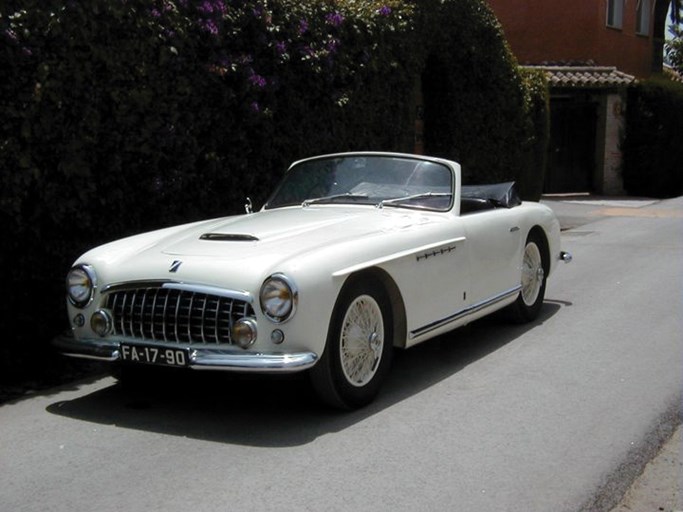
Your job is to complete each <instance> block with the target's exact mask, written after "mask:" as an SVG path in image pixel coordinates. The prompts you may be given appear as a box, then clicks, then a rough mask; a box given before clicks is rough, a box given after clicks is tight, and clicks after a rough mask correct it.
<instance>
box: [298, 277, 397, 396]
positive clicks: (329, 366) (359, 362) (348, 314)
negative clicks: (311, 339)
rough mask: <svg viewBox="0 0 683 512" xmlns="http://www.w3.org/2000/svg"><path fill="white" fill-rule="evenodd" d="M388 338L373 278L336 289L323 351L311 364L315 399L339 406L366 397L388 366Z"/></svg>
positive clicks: (389, 325) (386, 308) (387, 312)
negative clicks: (336, 297)
mask: <svg viewBox="0 0 683 512" xmlns="http://www.w3.org/2000/svg"><path fill="white" fill-rule="evenodd" d="M393 339H394V336H393V322H392V317H391V307H390V303H389V299H388V298H387V294H386V293H385V292H384V290H383V288H382V287H381V285H380V284H379V283H377V282H375V281H374V280H373V281H369V282H368V281H365V282H361V281H355V282H352V283H351V284H349V285H348V286H346V287H345V288H344V289H342V292H341V294H340V296H339V299H338V300H337V305H336V306H335V310H334V312H333V314H332V319H331V322H330V329H329V331H328V336H327V343H326V345H325V351H324V352H323V355H322V357H321V358H320V361H318V364H316V365H315V366H314V367H313V368H312V369H311V382H312V384H313V388H314V389H315V391H316V393H317V395H318V396H319V397H320V399H321V400H322V401H323V402H325V403H326V404H328V405H331V406H333V407H335V408H339V409H357V408H359V407H363V406H364V405H367V404H369V403H370V402H372V401H373V400H374V399H375V397H376V396H377V394H378V393H379V390H380V388H381V386H382V383H383V382H384V380H385V378H386V375H387V372H388V371H389V367H390V366H391V358H392V352H393Z"/></svg>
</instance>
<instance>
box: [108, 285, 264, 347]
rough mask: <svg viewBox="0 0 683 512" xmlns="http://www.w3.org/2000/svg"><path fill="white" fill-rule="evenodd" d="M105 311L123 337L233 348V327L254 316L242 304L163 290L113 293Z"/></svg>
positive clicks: (159, 288)
mask: <svg viewBox="0 0 683 512" xmlns="http://www.w3.org/2000/svg"><path fill="white" fill-rule="evenodd" d="M105 307H106V308H107V309H109V310H110V311H111V313H112V315H113V317H114V333H115V334H117V335H119V336H126V337H130V338H137V339H140V340H145V341H159V342H162V341H163V342H176V343H191V344H193V343H194V344H196V343H203V344H211V343H213V344H226V343H227V344H230V343H232V339H231V334H230V333H231V329H232V325H233V323H234V322H235V321H236V320H239V319H240V318H243V317H253V316H254V310H253V308H252V307H251V304H249V303H248V302H245V301H242V300H238V299H234V298H228V297H223V296H219V295H212V294H209V293H199V292H195V291H188V290H179V289H174V288H163V287H147V288H135V289H125V290H120V291H112V292H110V293H108V294H107V298H106V301H105Z"/></svg>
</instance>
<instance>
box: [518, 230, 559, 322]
mask: <svg viewBox="0 0 683 512" xmlns="http://www.w3.org/2000/svg"><path fill="white" fill-rule="evenodd" d="M546 247H547V246H546V244H545V239H544V238H543V236H542V235H540V234H538V233H537V232H531V233H530V234H529V237H528V238H527V241H526V245H525V246H524V254H523V256H522V266H521V273H522V275H521V285H522V289H521V290H520V292H519V295H518V296H517V300H516V301H515V302H514V303H513V304H512V305H510V307H509V313H510V316H511V317H512V320H513V321H514V322H516V323H527V322H531V321H533V320H535V319H536V318H537V317H538V314H539V312H540V311H541V307H542V306H543V299H544V297H545V285H546V280H547V277H548V269H549V265H548V251H547V248H546Z"/></svg>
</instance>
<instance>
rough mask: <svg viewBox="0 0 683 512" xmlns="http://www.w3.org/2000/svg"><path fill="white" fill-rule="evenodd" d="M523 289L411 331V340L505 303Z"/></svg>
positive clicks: (488, 300) (499, 295)
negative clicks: (502, 302)
mask: <svg viewBox="0 0 683 512" xmlns="http://www.w3.org/2000/svg"><path fill="white" fill-rule="evenodd" d="M521 289H522V285H518V286H515V287H514V288H510V289H509V290H507V291H505V292H503V293H500V294H498V295H495V296H493V297H491V298H490V299H486V300H483V301H481V302H477V303H476V304H472V305H471V306H468V307H466V308H465V309H463V310H461V311H458V312H457V313H454V314H452V315H450V316H447V317H446V318H442V319H441V320H437V321H435V322H432V323H430V324H427V325H425V326H423V327H420V328H418V329H415V330H414V331H410V339H414V338H417V337H418V336H422V335H424V334H427V333H428V332H432V331H434V330H436V329H439V328H441V327H444V326H445V325H448V324H450V323H453V322H457V321H458V320H462V319H463V318H465V317H467V316H469V315H473V314H475V313H477V312H479V311H481V310H482V309H485V308H488V307H489V306H493V305H495V304H497V303H499V302H501V301H504V300H505V299H509V298H510V297H512V296H513V295H516V294H517V293H519V291H520V290H521Z"/></svg>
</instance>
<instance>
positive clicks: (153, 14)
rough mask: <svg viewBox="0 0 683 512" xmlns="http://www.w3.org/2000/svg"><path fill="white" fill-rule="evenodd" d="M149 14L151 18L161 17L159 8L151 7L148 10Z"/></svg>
mask: <svg viewBox="0 0 683 512" xmlns="http://www.w3.org/2000/svg"><path fill="white" fill-rule="evenodd" d="M150 14H151V15H152V17H153V18H161V13H160V12H159V9H152V10H151V11H150Z"/></svg>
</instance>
